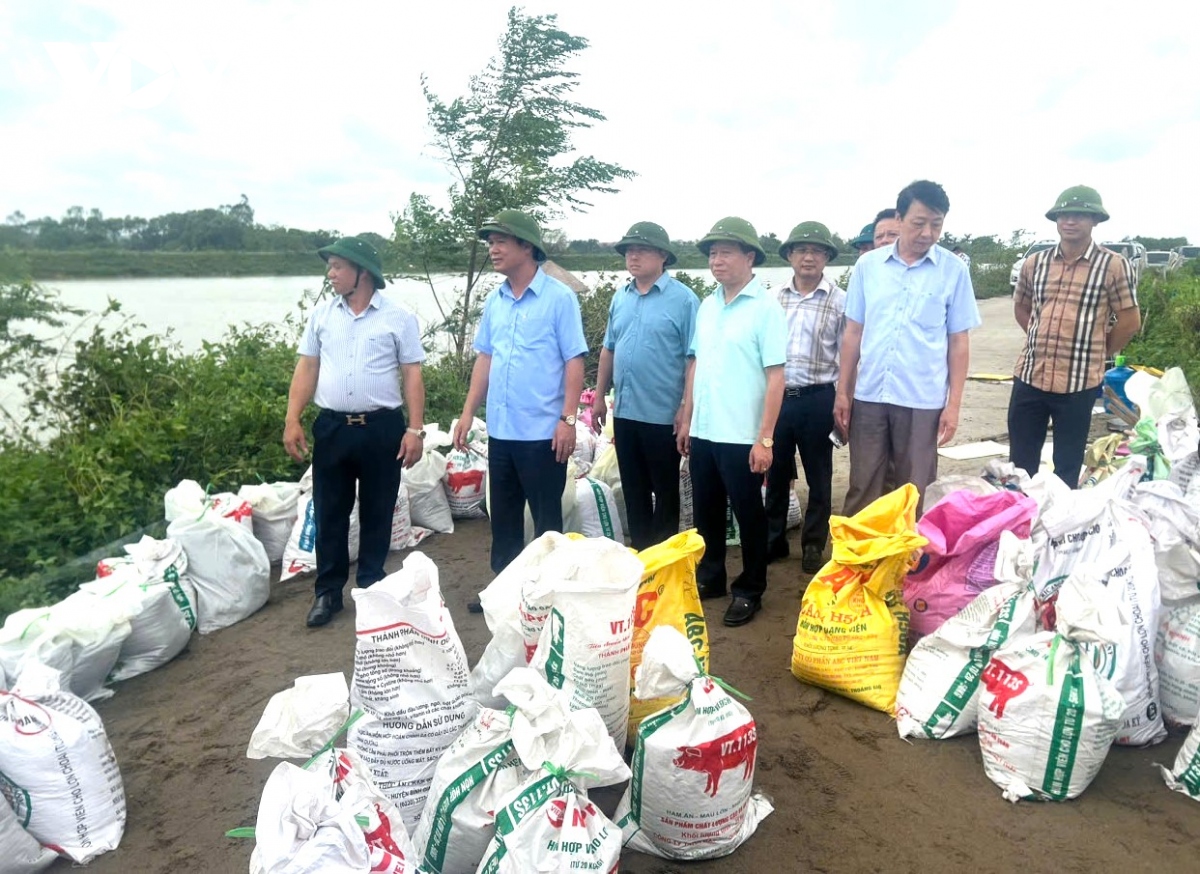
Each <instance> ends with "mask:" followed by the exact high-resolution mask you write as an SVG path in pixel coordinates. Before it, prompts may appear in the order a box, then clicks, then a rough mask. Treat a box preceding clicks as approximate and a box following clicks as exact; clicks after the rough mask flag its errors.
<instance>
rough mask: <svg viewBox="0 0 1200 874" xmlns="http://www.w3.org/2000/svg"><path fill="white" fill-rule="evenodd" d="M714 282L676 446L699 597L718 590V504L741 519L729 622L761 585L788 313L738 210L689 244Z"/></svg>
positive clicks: (758, 596) (700, 318)
mask: <svg viewBox="0 0 1200 874" xmlns="http://www.w3.org/2000/svg"><path fill="white" fill-rule="evenodd" d="M696 245H697V248H699V249H700V251H701V252H703V253H704V254H705V255H707V256H708V267H709V270H711V271H712V274H713V277H714V278H715V279H716V280H717V281H718V282H719V283H721V284H720V285H719V286H717V290H716V291H715V292H713V293H712V294H711V295H710V296H708V297H707V298H705V299H704V301H703V303H701V304H700V309H699V311H698V312H697V314H696V332H695V334H694V336H693V338H692V347H691V350H690V354H691V355H692V356H693V359H694V360H693V361H692V362H691V364H689V365H688V375H687V389H686V392H685V395H684V420H683V422H682V425H681V427H680V430H679V435H678V442H679V450H680V452H682V453H683V454H684V455H688V456H690V464H691V475H692V501H693V515H694V518H695V521H696V529H697V530H698V531H699V533H700V536H701V537H703V538H704V558H702V559H701V560H700V564H699V566H698V567H697V568H696V582H697V584H698V585H699V588H700V597H701V598H719V597H722V596H724V594H725V588H726V574H725V506H726V501H727V500H728V502H729V504H730V505H731V506H732V508H733V514H734V516H735V517H736V518H737V521H738V526H739V527H740V528H741V538H742V573H741V574H739V575H738V577H737V578H736V579H735V580H734V581H733V585H732V586H731V587H730V589H731V590H732V594H733V598H732V599H731V600H730V603H729V607H728V609H727V610H726V611H725V618H724V622H725V624H726V625H729V626H737V625H745V624H746V623H747V622H749V621H750V620H751V619H753V618H754V614H755V613H757V612H758V610H759V608H760V607H761V605H762V596H763V592H765V591H766V588H767V515H766V511H765V510H764V509H763V499H762V485H763V477H764V476H765V475H766V473H767V471H768V470H769V469H770V467H771V461H772V455H773V454H772V447H773V446H774V445H775V439H774V434H775V420H776V418H777V417H778V416H779V405H780V403H781V402H782V400H783V365H784V362H786V361H787V332H786V329H785V324H786V319H785V317H784V314H783V309H782V308H781V307H780V306H779V301H778V300H776V298H775V296H774V295H772V294H769V293H768V292H767V290H766V289H765V288H763V286H762V283H761V282H759V281H758V279H757V277H755V275H754V268H755V267H757V266H758V265H759V264H762V262H763V261H765V260H766V257H767V253H766V252H764V251H763V248H762V244H761V243H759V240H758V234H757V233H756V232H755V230H754V226H753V225H751V224H750V223H749V222H748V221H746V220H745V219H741V218H737V217H736V216H730V217H729V218H724V219H721V221H719V222H717V223H716V224H715V225H714V226H713V229H712V230H711V231H709V233H708V235H707V236H705V237H704V238H703V239H702V240H700V242H699V243H697V244H696Z"/></svg>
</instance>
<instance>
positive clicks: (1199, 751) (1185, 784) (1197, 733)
mask: <svg viewBox="0 0 1200 874" xmlns="http://www.w3.org/2000/svg"><path fill="white" fill-rule="evenodd" d="M1192 721H1193V724H1195V725H1200V713H1193V714H1192ZM1158 769H1159V771H1161V772H1162V776H1163V780H1164V781H1165V782H1166V784H1167V785H1168V786H1169V787H1171V788H1172V789H1174V790H1175V791H1176V792H1182V793H1183V794H1184V795H1186V796H1187V797H1188V798H1191V799H1192V800H1193V801H1200V727H1194V728H1193V729H1192V730H1191V731H1189V732H1188V736H1187V737H1186V738H1185V739H1184V741H1183V746H1181V747H1180V748H1179V752H1178V754H1176V756H1175V764H1174V765H1173V766H1172V767H1171V768H1170V769H1169V770H1168V769H1167V768H1165V767H1163V766H1162V765H1159V766H1158Z"/></svg>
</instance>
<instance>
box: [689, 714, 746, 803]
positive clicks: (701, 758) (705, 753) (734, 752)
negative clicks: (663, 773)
mask: <svg viewBox="0 0 1200 874" xmlns="http://www.w3.org/2000/svg"><path fill="white" fill-rule="evenodd" d="M676 749H677V750H678V751H679V755H678V756H676V757H675V758H674V759H673V760H672V762H671V764H673V765H674V766H675V767H676V768H679V769H681V770H683V771H698V772H700V773H701V774H705V775H707V777H708V779H707V781H705V783H704V791H705V792H707V793H708V794H709V795H710V796H715V795H716V794H717V787H718V786H719V785H720V783H721V773H722V772H723V771H728V770H730V769H732V768H736V767H737V766H738V765H741V766H743V770H742V780H749V779H751V777H753V776H754V755H755V752H756V751H757V749H758V728H757V727H756V726H755V724H754V723H753V722H750V723H747V724H746V725H743V726H741V727H740V728H736V729H734V730H733V731H731V732H729V734H725V735H722V736H721V737H718V738H715V739H713V740H710V741H705V742H704V743H702V744H697V745H696V746H694V747H687V746H685V747H676Z"/></svg>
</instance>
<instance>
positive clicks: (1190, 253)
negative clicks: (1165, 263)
mask: <svg viewBox="0 0 1200 874" xmlns="http://www.w3.org/2000/svg"><path fill="white" fill-rule="evenodd" d="M1171 251H1172V252H1174V253H1175V254H1176V255H1178V256H1179V263H1180V264H1182V263H1183V262H1185V261H1191V260H1192V259H1193V258H1200V246H1176V247H1175V248H1174V249H1172V250H1171Z"/></svg>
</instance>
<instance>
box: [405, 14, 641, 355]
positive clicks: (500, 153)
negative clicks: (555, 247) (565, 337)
mask: <svg viewBox="0 0 1200 874" xmlns="http://www.w3.org/2000/svg"><path fill="white" fill-rule="evenodd" d="M557 20H558V17H557V16H556V15H537V16H530V15H526V14H525V13H524V12H522V11H521V10H520V9H518V8H515V7H514V8H512V9H510V10H509V12H508V25H507V27H506V28H505V31H504V34H503V35H502V36H501V38H500V53H499V55H498V56H496V57H494V58H493V59H492V60H491V61H490V62H489V63H488V65H487V67H486V69H485V70H484V71H483V72H482V73H480V74H478V75H476V76H473V77H472V78H471V80H470V84H469V86H468V91H467V94H466V95H464V96H462V97H457V98H455V99H453V100H451V101H449V102H446V101H444V100H443V99H442V98H440V97H438V96H437V95H436V94H434V93H433V91H432V90H431V89H430V86H429V82H428V80H427V79H426V78H425V77H422V79H421V88H422V91H423V92H424V94H425V101H426V104H427V106H428V110H427V115H428V122H429V126H430V127H431V128H432V130H433V135H434V139H433V146H434V147H435V149H436V150H437V152H438V154H439V156H440V158H441V160H442V163H443V164H444V165H445V166H446V168H447V169H448V170H449V171H450V173H451V175H452V177H453V179H454V181H453V183H452V184H451V186H450V188H449V191H448V192H447V195H448V197H447V199H448V206H446V207H439V206H436V205H435V204H434V203H433V202H432V201H431V200H430V199H429V198H427V197H425V196H422V195H419V194H413V195H412V196H411V197H410V199H409V202H408V206H407V207H406V208H405V210H404V212H403V214H401V215H400V216H398V217H397V219H396V234H395V242H396V249H397V252H396V254H397V255H398V256H399V257H400V258H401V259H402V260H403V261H405V262H406V263H408V264H410V265H412V267H413V268H415V269H416V271H417V272H418V274H419V275H421V276H422V277H423V278H424V279H425V280H426V281H427V282H428V283H429V285H430V288H431V289H432V288H433V282H432V278H431V274H432V272H433V271H434V270H436V269H438V268H444V267H446V266H448V265H450V264H455V265H459V264H462V263H464V262H465V263H466V274H465V276H464V285H463V287H462V288H461V289H459V290H458V299H457V300H456V301H455V302H454V303H453V304H452V305H451V306H450V307H449V308H447V306H446V304H444V303H443V301H442V300H441V299H440V298H439V297H438V296H437V292H436V290H435V291H434V299H435V300H436V301H437V305H438V308H439V310H440V311H441V314H442V318H443V324H442V325H441V329H442V330H444V331H446V332H448V333H449V334H450V335H451V337H452V343H453V351H454V354H455V356H456V357H457V358H458V360H459V361H464V360H465V359H466V357H467V352H468V350H469V348H470V345H469V342H470V337H469V329H470V326H471V324H472V323H473V320H474V319H475V318H477V316H478V313H479V303H478V301H476V300H475V295H474V292H475V287H476V285H477V283H478V281H479V277H480V273H481V271H482V269H483V266H484V259H485V257H486V247H485V246H484V245H483V243H482V242H481V241H480V240H479V239H478V237H477V236H476V233H475V232H476V229H477V228H478V227H479V226H480V225H481V224H482V223H483V221H484V220H485V219H486V218H488V217H489V216H490V215H492V214H493V213H495V212H497V211H499V210H501V209H521V210H525V211H527V212H530V213H532V214H534V215H535V216H536V217H537V218H538V219H539V221H541V222H543V223H544V222H545V220H546V219H548V218H550V217H552V216H555V215H560V214H561V212H562V210H563V209H564V208H567V209H571V210H574V211H582V210H584V209H586V208H587V207H589V206H591V204H590V203H589V202H588V201H587V200H586V199H585V198H587V197H588V196H589V195H592V194H596V193H613V192H615V191H616V190H617V189H616V188H615V187H614V186H613V183H614V182H615V181H616V180H618V179H629V178H631V177H632V176H633V175H634V174H633V173H632V172H631V171H629V170H626V169H625V168H623V167H621V166H619V165H617V164H610V163H607V162H604V161H599V160H597V159H596V158H594V157H592V156H590V155H588V156H579V157H574V156H573V153H574V146H573V144H572V142H571V135H572V133H573V132H574V131H576V130H579V129H581V128H588V127H591V126H592V125H593V124H595V123H596V122H600V121H603V120H604V116H603V115H602V114H601V113H600V112H599V110H596V109H593V108H592V107H589V106H584V105H583V104H582V103H578V102H577V101H574V100H572V99H571V96H572V92H573V91H574V89H575V86H576V85H577V84H578V76H579V74H578V73H574V72H571V71H569V70H568V69H567V64H568V63H569V62H570V61H571V60H572V59H573V58H574V56H575V55H577V54H579V53H580V52H581V51H583V50H584V49H585V48H587V45H588V41H587V40H586V39H584V38H583V37H579V36H573V35H572V34H569V33H567V32H566V31H564V30H561V29H560V28H559V27H558V26H557Z"/></svg>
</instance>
